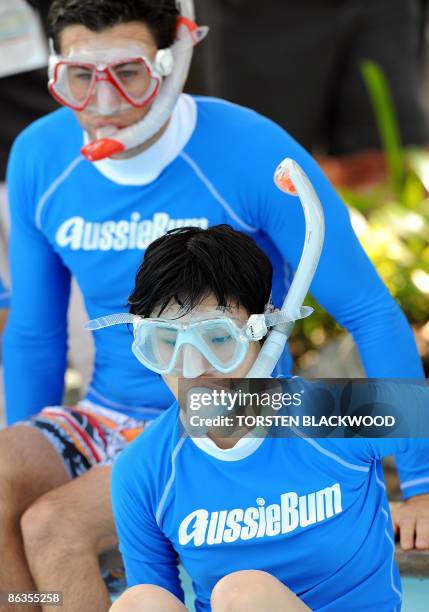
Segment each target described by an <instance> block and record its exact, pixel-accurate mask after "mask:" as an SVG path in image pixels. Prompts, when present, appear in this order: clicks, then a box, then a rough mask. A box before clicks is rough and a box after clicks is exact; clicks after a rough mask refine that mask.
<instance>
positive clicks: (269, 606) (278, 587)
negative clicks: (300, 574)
mask: <svg viewBox="0 0 429 612" xmlns="http://www.w3.org/2000/svg"><path fill="white" fill-rule="evenodd" d="M211 605H212V612H265V611H266V610H269V611H270V612H305V611H307V612H308V611H309V610H310V608H308V607H307V606H306V605H305V603H304V602H302V601H301V600H300V599H299V598H298V597H297V596H296V595H295V593H292V591H290V590H289V589H288V588H287V587H285V586H284V584H282V583H281V582H280V581H279V580H277V578H274V576H272V575H271V574H268V573H267V572H261V571H258V570H243V571H241V572H233V573H232V574H228V575H227V576H224V578H222V579H221V580H219V582H218V583H217V584H216V586H215V588H214V589H213V591H212V596H211Z"/></svg>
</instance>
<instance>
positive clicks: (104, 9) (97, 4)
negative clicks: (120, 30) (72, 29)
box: [48, 0, 179, 52]
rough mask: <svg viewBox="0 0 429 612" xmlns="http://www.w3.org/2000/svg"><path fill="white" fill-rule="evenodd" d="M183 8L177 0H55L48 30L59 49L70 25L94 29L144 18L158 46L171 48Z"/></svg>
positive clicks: (57, 50) (56, 48)
mask: <svg viewBox="0 0 429 612" xmlns="http://www.w3.org/2000/svg"><path fill="white" fill-rule="evenodd" d="M178 16H179V11H178V9H177V6H176V0H54V1H53V2H52V4H51V7H50V9H49V15H48V29H49V35H50V37H51V38H52V39H53V41H54V48H55V50H56V52H59V50H60V45H59V37H60V34H61V32H62V31H63V30H64V28H66V27H67V26H70V25H83V26H85V27H86V28H88V29H89V30H92V31H93V32H101V31H102V30H105V29H106V28H111V27H113V26H116V25H119V24H121V23H127V22H130V21H142V22H144V23H145V25H147V27H148V28H149V30H150V31H151V34H152V35H153V37H154V39H155V42H156V44H157V47H158V49H164V48H166V47H169V46H170V45H171V44H172V42H173V40H174V34H175V31H176V21H177V17H178Z"/></svg>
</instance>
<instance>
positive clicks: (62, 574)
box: [22, 466, 117, 612]
mask: <svg viewBox="0 0 429 612" xmlns="http://www.w3.org/2000/svg"><path fill="white" fill-rule="evenodd" d="M111 472H112V470H111V467H108V466H103V467H94V468H92V469H91V470H89V471H88V472H86V473H85V474H83V475H82V476H79V477H78V478H75V479H74V480H72V481H71V482H68V483H67V484H64V485H63V486H61V487H59V488H57V489H55V490H53V491H51V492H49V493H47V494H46V495H44V496H43V497H40V498H39V499H38V500H37V501H36V502H35V503H34V504H33V505H32V506H31V507H30V508H29V509H28V510H27V511H26V512H25V514H24V516H23V519H22V533H23V538H24V546H25V552H26V555H27V560H28V564H29V567H30V569H31V573H32V575H33V576H34V580H35V582H36V584H37V587H38V590H39V591H63V593H64V603H63V606H62V608H61V610H62V612H77V611H78V610H79V611H82V612H85V611H86V610H91V612H106V611H107V610H108V609H109V607H110V603H111V602H110V598H109V594H108V592H107V589H106V587H105V585H104V582H103V580H102V578H101V574H100V570H99V564H98V556H99V554H100V553H101V552H103V551H105V550H108V549H110V548H112V547H113V546H114V545H115V544H116V543H117V539H116V534H115V526H114V522H113V514H112V509H111V502H110V477H111ZM43 609H44V610H45V608H43ZM51 610H52V608H51V607H47V608H46V612H51Z"/></svg>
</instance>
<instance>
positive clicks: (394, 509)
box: [391, 493, 429, 550]
mask: <svg viewBox="0 0 429 612" xmlns="http://www.w3.org/2000/svg"><path fill="white" fill-rule="evenodd" d="M391 513H392V521H393V529H394V532H395V536H396V535H397V534H398V532H399V541H400V544H401V547H402V549H403V550H412V549H413V548H416V549H417V550H426V549H429V493H425V494H423V495H415V496H414V497H410V498H409V499H407V501H405V502H404V503H402V504H392V506H391Z"/></svg>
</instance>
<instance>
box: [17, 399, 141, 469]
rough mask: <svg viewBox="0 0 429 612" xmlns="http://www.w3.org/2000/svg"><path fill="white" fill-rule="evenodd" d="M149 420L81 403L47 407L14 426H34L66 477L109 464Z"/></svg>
mask: <svg viewBox="0 0 429 612" xmlns="http://www.w3.org/2000/svg"><path fill="white" fill-rule="evenodd" d="M150 423H151V421H139V420H136V419H133V418H130V417H128V416H126V415H124V414H122V413H118V412H117V411H113V410H109V409H108V408H103V407H101V406H97V405H96V404H93V403H92V402H87V401H83V402H80V403H79V404H78V405H77V406H73V407H68V406H49V407H47V408H44V409H43V410H42V411H41V412H39V413H38V414H36V415H35V416H34V417H31V418H30V419H28V420H26V421H22V422H20V423H17V425H28V426H31V427H36V428H37V429H39V431H41V432H42V433H43V435H44V436H45V437H46V438H47V439H48V440H49V442H51V444H52V445H53V446H54V447H55V449H56V450H57V451H58V453H59V454H60V456H61V457H62V460H63V462H64V465H65V468H66V470H67V472H68V474H69V476H70V478H76V476H80V475H81V474H84V473H85V472H86V471H88V470H89V469H90V468H92V467H94V466H96V465H111V464H112V463H113V462H114V460H115V459H116V457H117V456H118V455H119V454H120V452H121V451H122V450H123V449H124V448H125V447H126V446H127V444H129V443H130V442H132V440H134V439H135V438H136V437H137V436H138V435H139V434H140V433H141V432H142V431H144V429H145V428H146V427H148V425H149V424H150Z"/></svg>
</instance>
